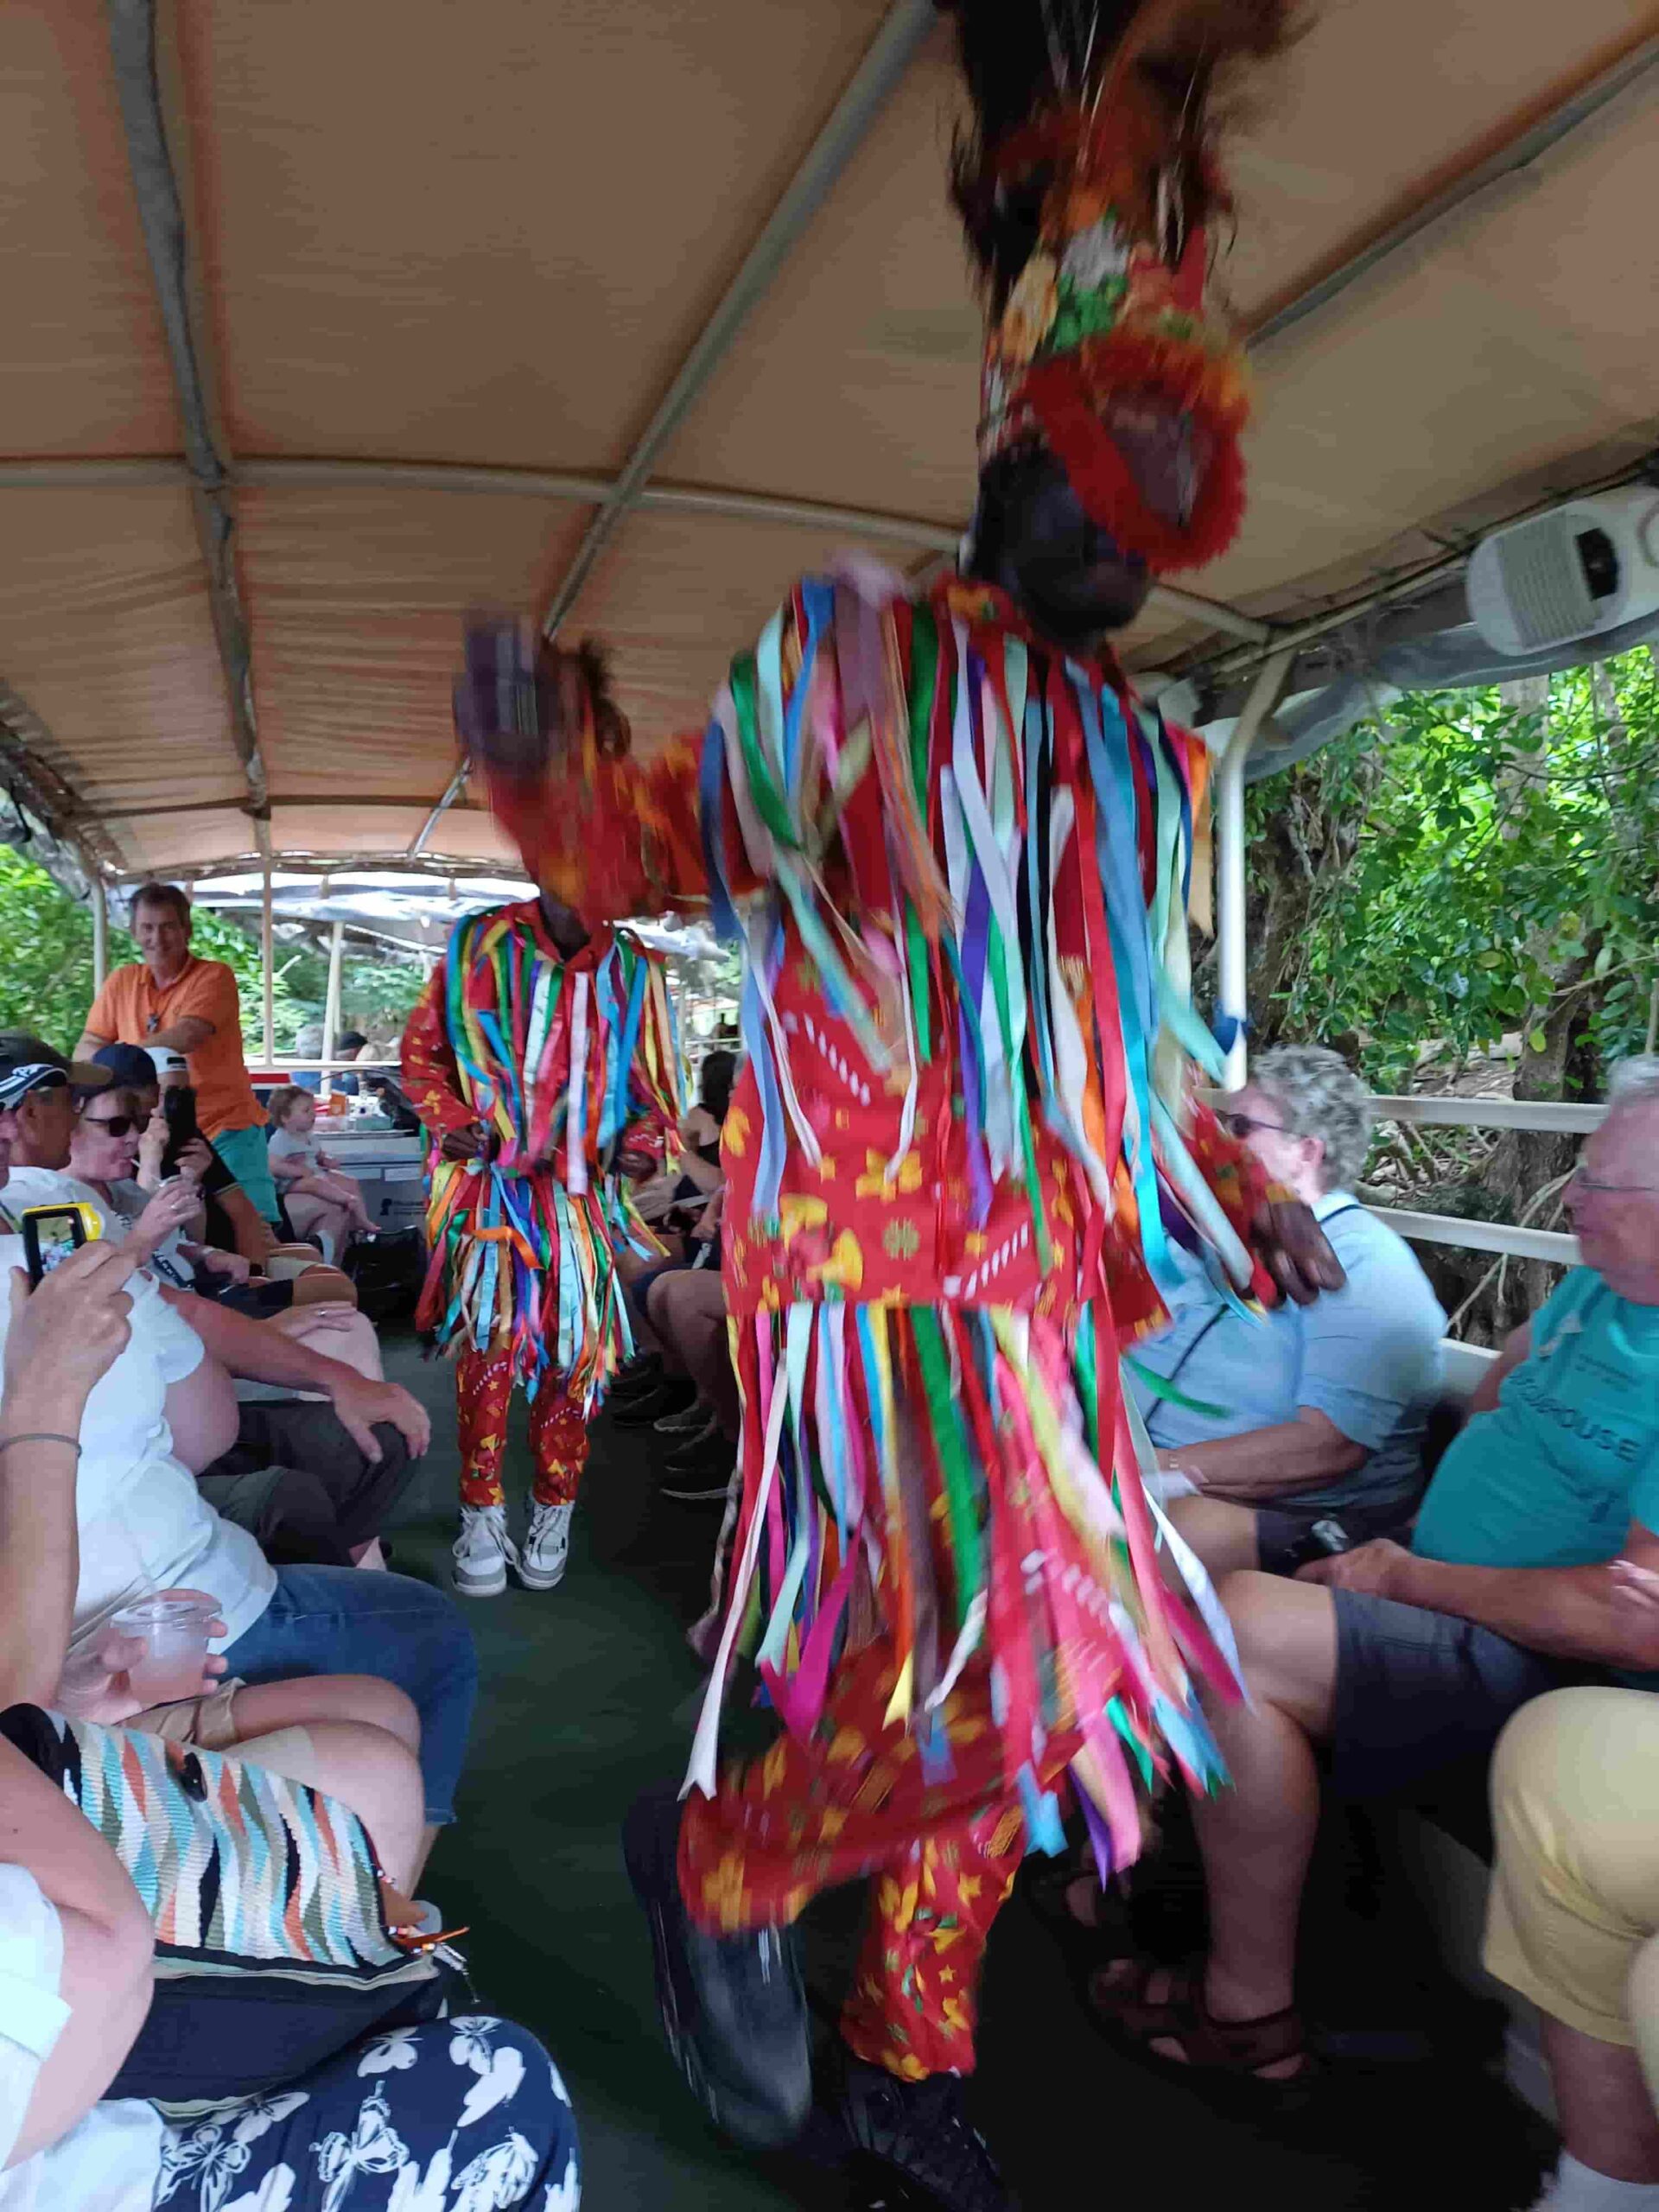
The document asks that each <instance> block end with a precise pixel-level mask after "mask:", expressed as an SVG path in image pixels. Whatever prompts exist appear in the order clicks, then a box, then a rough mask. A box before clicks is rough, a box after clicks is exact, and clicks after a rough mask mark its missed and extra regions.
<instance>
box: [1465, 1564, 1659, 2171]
mask: <svg viewBox="0 0 1659 2212" xmlns="http://www.w3.org/2000/svg"><path fill="white" fill-rule="evenodd" d="M1630 1600H1631V1603H1632V1604H1633V1605H1637V1606H1639V1607H1646V1608H1648V1609H1649V1610H1650V1611H1651V1610H1653V1609H1655V1608H1656V1607H1659V1586H1656V1585H1655V1584H1654V1583H1652V1582H1648V1581H1645V1580H1644V1581H1642V1582H1633V1583H1632V1586H1631V1592H1630ZM1492 1822H1493V1827H1494V1831H1495V1833H1496V1837H1497V1863H1496V1866H1494V1868H1493V1873H1492V1887H1491V1902H1490V1904H1489V1907H1488V1912H1487V1921H1486V1949H1485V1963H1486V1967H1487V1970H1488V1972H1489V1973H1491V1974H1496V1975H1497V1979H1498V1980H1500V1981H1503V1982H1507V1983H1508V1984H1509V1986H1510V1988H1511V1989H1518V1990H1519V1991H1520V1992H1521V1993H1522V1996H1523V1997H1528V1998H1530V1999H1531V2000H1532V2002H1533V2003H1534V2004H1535V2005H1536V2006H1537V2007H1538V2013H1539V2018H1540V2022H1541V2026H1542V2031H1543V2044H1544V2057H1545V2059H1546V2061H1547V2063H1548V2067H1549V2081H1550V2088H1552V2090H1553V2091H1554V2098H1555V2113H1556V2118H1557V2120H1558V2121H1559V2123H1560V2131H1561V2145H1562V2148H1561V2158H1560V2164H1559V2165H1558V2167H1557V2169H1556V2171H1555V2173H1554V2176H1553V2177H1552V2179H1551V2182H1550V2184H1549V2186H1548V2189H1547V2190H1546V2191H1545V2193H1544V2195H1543V2196H1541V2198H1540V2199H1539V2202H1538V2204H1537V2206H1536V2208H1535V2212H1659V1699H1656V1698H1655V1697H1654V1695H1653V1694H1652V1692H1651V1691H1650V1690H1624V1689H1597V1688H1585V1689H1571V1690H1554V1691H1552V1692H1551V1693H1550V1694H1549V1695H1548V1697H1541V1698H1535V1699H1534V1700H1533V1702H1532V1703H1531V1704H1530V1705H1529V1706H1528V1707H1526V1709H1525V1711H1524V1712H1522V1713H1516V1717H1515V1719H1513V1720H1511V1721H1510V1725H1509V1726H1508V1727H1507V1728H1506V1729H1505V1730H1504V1731H1503V1736H1502V1737H1501V1738H1500V1739H1499V1741H1498V1746H1497V1756H1496V1757H1495V1758H1494V1759H1493V1761H1492Z"/></svg>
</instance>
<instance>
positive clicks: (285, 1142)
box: [265, 1129, 318, 1175]
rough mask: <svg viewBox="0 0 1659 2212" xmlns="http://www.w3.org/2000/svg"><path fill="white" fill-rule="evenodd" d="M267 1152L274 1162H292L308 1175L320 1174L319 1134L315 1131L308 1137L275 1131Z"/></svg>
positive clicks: (279, 1130)
mask: <svg viewBox="0 0 1659 2212" xmlns="http://www.w3.org/2000/svg"><path fill="white" fill-rule="evenodd" d="M265 1150H266V1151H267V1152H268V1153H269V1154H270V1157H271V1158H272V1159H273V1160H292V1161H293V1163H294V1165H295V1166H296V1167H302V1168H303V1169H304V1170H305V1172H306V1173H307V1174H308V1175H315V1174H316V1173H317V1172H318V1168H317V1133H316V1131H315V1129H313V1130H312V1132H311V1134H310V1135H309V1136H308V1137H301V1136H293V1135H289V1131H288V1130H286V1129H273V1130H272V1131H271V1133H270V1142H269V1143H268V1144H267V1145H266V1147H265Z"/></svg>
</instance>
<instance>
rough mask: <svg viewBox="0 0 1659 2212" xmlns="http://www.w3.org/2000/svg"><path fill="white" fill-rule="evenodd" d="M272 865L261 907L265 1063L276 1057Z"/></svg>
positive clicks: (266, 869) (267, 865) (268, 865)
mask: <svg viewBox="0 0 1659 2212" xmlns="http://www.w3.org/2000/svg"><path fill="white" fill-rule="evenodd" d="M271 942H272V939H271V927H270V863H269V862H267V863H266V867H265V881H264V898H263V899H262V900H261V901H260V907H259V957H260V963H261V970H262V974H263V978H264V1029H265V1065H266V1066H267V1067H270V1065H271V1063H272V1062H273V1061H274V1060H275V1058H276V1057H277V979H276V977H275V976H273V975H272V973H271Z"/></svg>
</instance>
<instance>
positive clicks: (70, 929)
mask: <svg viewBox="0 0 1659 2212" xmlns="http://www.w3.org/2000/svg"><path fill="white" fill-rule="evenodd" d="M193 943H194V950H196V951H197V952H198V953H199V954H200V956H201V957H202V958H203V959H204V960H223V961H225V962H226V963H228V965H229V966H230V967H231V968H232V969H233V970H234V972H235V976H236V980H237V984H238V988H239V990H240V992H241V997H242V1034H243V1038H244V1039H245V1042H246V1044H247V1046H248V1047H249V1049H250V1050H251V1051H254V1052H257V1051H258V1050H259V1049H260V1048H261V1044H262V1026H263V1008H262V1004H261V995H260V993H261V984H260V961H259V948H258V946H257V944H255V942H254V941H253V939H252V938H251V937H249V936H248V935H247V933H246V932H245V931H243V930H240V929H238V928H237V926H236V925H235V924H234V923H232V922H228V921H226V920H224V919H222V918H220V917H219V915H217V914H212V913H208V912H207V911H206V910H205V909H203V908H200V907H199V908H198V909H197V910H196V915H195V928H194V938H193ZM137 957H138V948H137V945H135V944H134V943H133V942H132V939H131V938H130V937H129V936H128V935H127V933H126V932H125V931H124V930H119V929H113V928H112V929H111V931H110V962H111V966H115V965H117V964H118V963H120V962H122V961H124V960H136V959H137ZM422 977H423V971H422V969H421V968H420V966H419V964H418V963H416V962H414V961H404V960H378V959H373V958H365V957H363V956H362V955H360V954H357V953H353V952H350V951H348V952H347V954H346V957H345V959H344V961H343V963H341V975H340V1007H341V1017H342V1026H343V1027H346V1028H358V1029H362V1030H365V1031H366V1030H368V1029H369V1028H370V1027H374V1026H379V1027H391V1026H401V1024H402V1022H403V1020H404V1017H405V1016H406V1015H407V1014H408V1012H409V1010H410V1007H412V1006H413V1005H414V1003H415V998H416V994H417V992H418V991H419V989H420V988H421V982H422ZM273 978H274V983H275V990H274V994H273V997H274V1010H275V1015H276V1036H277V1050H278V1051H279V1052H289V1051H291V1050H292V1049H293V1044H294V1039H295V1034H296V1032H297V1031H298V1030H299V1029H300V1028H301V1027H302V1026H303V1024H305V1023H306V1022H308V1021H321V1019H322V1011H323V999H324V995H325V994H326V992H327V982H328V963H327V959H326V958H325V957H324V956H323V955H322V954H321V953H320V952H318V951H317V950H315V947H313V946H311V945H309V944H304V945H297V946H296V945H283V944H280V943H279V944H278V946H277V958H276V962H275V966H274V970H273ZM91 1005H92V915H91V913H90V912H88V910H87V909H86V907H85V906H81V905H79V904H78V903H77V901H76V900H74V899H72V898H71V897H70V896H69V894H68V893H67V892H66V891H65V890H63V889H62V888H61V887H60V885H59V884H57V883H56V882H55V881H54V880H53V878H52V877H51V876H50V875H48V874H47V872H46V870H45V869H44V868H42V867H41V865H40V863H39V861H35V860H33V859H31V858H30V857H29V854H28V853H27V852H20V851H18V850H17V849H16V848H15V847H13V846H10V845H0V1028H16V1029H32V1030H33V1031H34V1032H35V1033H36V1035H38V1036H41V1037H44V1038H45V1039H46V1040H47V1042H48V1044H52V1045H56V1046H59V1047H60V1050H62V1051H65V1052H67V1051H68V1050H69V1049H70V1048H71V1047H72V1046H73V1044H74V1042H75V1039H77V1038H78V1037H79V1034H80V1033H81V1029H82V1027H83V1026H84V1025H85V1022H86V1012H87V1009H88V1007H90V1006H91Z"/></svg>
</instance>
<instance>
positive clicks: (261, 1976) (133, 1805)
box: [0, 1705, 465, 2120]
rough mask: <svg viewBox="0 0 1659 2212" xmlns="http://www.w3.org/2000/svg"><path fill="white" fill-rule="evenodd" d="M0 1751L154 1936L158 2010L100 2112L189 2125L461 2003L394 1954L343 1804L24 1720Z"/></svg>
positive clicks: (427, 1964)
mask: <svg viewBox="0 0 1659 2212" xmlns="http://www.w3.org/2000/svg"><path fill="white" fill-rule="evenodd" d="M0 1736H3V1737H4V1738H6V1740H7V1741H8V1742H9V1743H10V1744H12V1745H14V1746H15V1747H16V1749H17V1750H18V1751H21V1752H22V1755H23V1757H24V1758H27V1759H28V1760H29V1761H30V1763H31V1764H33V1765H35V1766H36V1767H38V1768H39V1769H40V1770H41V1773H43V1774H45V1775H46V1776H47V1777H48V1778H49V1779H50V1780H52V1781H53V1782H54V1783H57V1785H58V1786H59V1788H60V1789H62V1791H63V1793H64V1795H65V1796H67V1797H70V1798H73V1801H74V1802H75V1803H76V1804H77V1805H78V1806H79V1808H80V1810H81V1811H82V1813H84V1814H85V1815H86V1818H87V1820H89V1821H91V1822H92V1826H93V1827H95V1828H96V1829H97V1830H98V1832H99V1834H100V1835H101V1836H102V1837H103V1838H104V1840H105V1842H106V1843H107V1844H108V1845H109V1847H110V1848H111V1850H112V1851H113V1852H114V1853H115V1855H116V1857H117V1858H118V1859H119V1860H120V1861H121V1864H122V1865H123V1866H124V1867H125V1869H126V1871H127V1872H128V1873H129V1874H130V1876H131V1878H132V1880H133V1883H134V1885H135V1886H136V1887H137V1891H138V1894H139V1896H140V1897H141V1898H142V1899H143V1904H144V1909H145V1910H146V1911H147V1912H148V1913H149V1917H150V1920H151V1922H152V1923H153V1925H154V1927H155V1930H156V1964H155V1975H156V1989H155V1997H154V1999H153V2001H152V2003H151V2005H150V2009H149V2017H148V2018H147V2019H146V2020H145V2022H144V2024H143V2027H142V2028H141V2029H140V2031H139V2032H138V2037H137V2041H136V2042H135V2043H134V2044H133V2046H132V2049H131V2050H130V2051H129V2052H128V2054H127V2056H126V2058H125V2060H124V2063H123V2065H122V2068H121V2070H120V2072H119V2073H118V2075H116V2077H115V2080H114V2082H112V2083H111V2086H110V2088H108V2089H107V2090H106V2091H105V2095H106V2096H111V2097H145V2098H148V2099H149V2100H150V2101H152V2102H154V2103H156V2105H158V2106H159V2107H161V2109H162V2112H163V2113H165V2114H166V2116H167V2117H168V2119H172V2120H188V2119H193V2118H197V2117H200V2115H201V2114H202V2113H205V2112H207V2111H208V2110H210V2109H212V2108H213V2107H216V2106H219V2105H223V2104H225V2103H227V2102H231V2101H235V2100H238V2099H240V2098H245V2097H249V2096H257V2095H259V2094H264V2092H266V2091H269V2090H271V2089H276V2088H282V2087H283V2085H284V2084H286V2083H288V2082H293V2081H296V2080H297V2079H298V2078H299V2076H300V2075H303V2074H307V2073H308V2072H309V2071H310V2070H311V2069H312V2068H313V2067H314V2066H316V2065H319V2064H320V2063H321V2062H322V2061H323V2060H324V2059H326V2058H328V2057H331V2056H334V2053H335V2052H336V2051H340V2050H345V2049H346V2048H347V2047H348V2046H350V2045H351V2044H354V2043H356V2042H358V2041H359V2039H360V2038H361V2037H363V2036H364V2035H365V2034H367V2033H368V2032H369V2031H372V2030H375V2031H385V2030H387V2029H389V2028H393V2027H405V2026H412V2025H414V2024H416V2023H417V2022H419V2021H422V2020H430V2019H436V2018H440V2017H441V2016H442V2014H443V2012H445V2011H446V2010H447V2009H448V1999H449V1997H450V1995H451V1994H452V1993H454V1992H456V1991H457V1990H461V1989H464V1988H465V1976H464V1974H462V1973H461V1971H460V1961H459V1959H458V1957H457V1956H456V1955H455V1954H454V1952H453V1951H450V1950H449V1949H448V1947H447V1946H446V1947H442V1948H440V1949H439V1950H437V1951H436V1952H434V1951H433V1950H432V1949H431V1948H429V1947H427V1946H425V1945H414V1946H411V1945H409V1944H406V1943H402V1942H398V1940H397V1938H396V1937H395V1936H393V1934H392V1932H391V1928H390V1926H389V1925H388V1923H387V1919H386V1913H385V1902H384V1899H383V1897H382V1895H381V1877H380V1874H379V1871H378V1867H377V1866H376V1864H375V1858H374V1852H373V1847H372V1845H371V1843H370V1841H369V1838H368V1834H367V1831H366V1830H365V1828H364V1826H363V1823H362V1822H361V1821H359V1819H358V1817H357V1815H356V1814H355V1813H353V1812H352V1811H351V1810H350V1809H349V1808H347V1807H346V1806H345V1805H342V1804H341V1803H340V1802H339V1801H338V1799H335V1798H332V1797H327V1796H324V1795H323V1794H322V1793H321V1791H319V1790H315V1789H309V1788H308V1787H307V1786H306V1784H304V1783H298V1782H290V1781H289V1780H288V1779H287V1778H286V1777H283V1776H281V1775H277V1774H271V1773H268V1772H267V1771H266V1770H264V1769H263V1768H261V1767H259V1766H257V1764H254V1763H253V1761H252V1760H251V1759H250V1758H245V1757H243V1756H240V1755H238V1754H225V1753H219V1752H215V1751H201V1750H199V1749H197V1748H196V1747H195V1746H194V1745H190V1744H175V1743H170V1742H168V1740H167V1739H166V1738H162V1737H160V1736H148V1735H141V1734H139V1733H137V1732H136V1731H134V1730H132V1729H127V1728H112V1727H106V1726H103V1725H101V1724H100V1723H99V1722H96V1721H88V1720H69V1719H65V1718H64V1717H63V1716H62V1715H61V1714H60V1713H45V1712H42V1711H41V1709H40V1708H39V1707H36V1706H31V1705H14V1706H12V1707H9V1708H8V1709H7V1710H6V1711H5V1712H4V1713H0Z"/></svg>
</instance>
